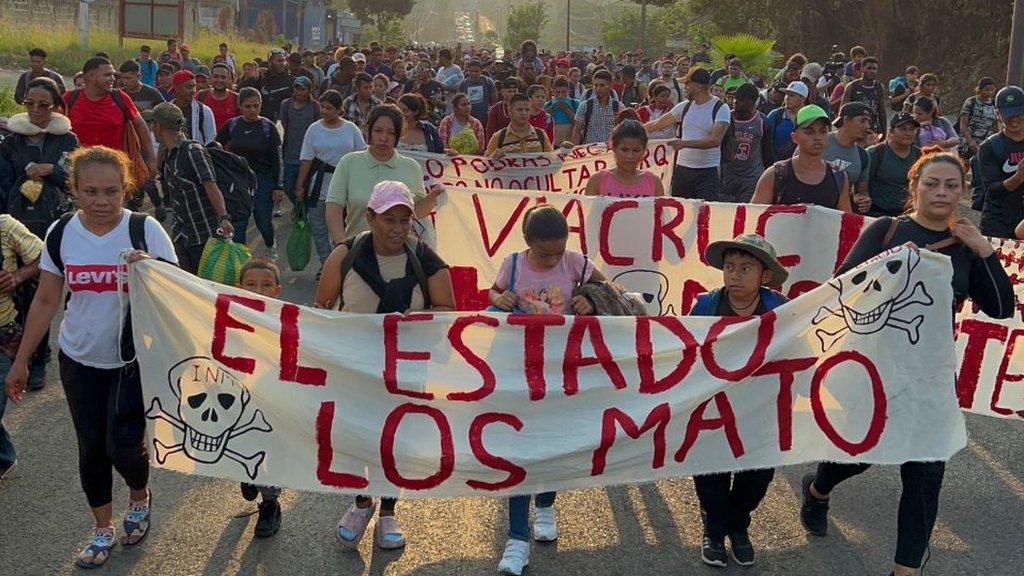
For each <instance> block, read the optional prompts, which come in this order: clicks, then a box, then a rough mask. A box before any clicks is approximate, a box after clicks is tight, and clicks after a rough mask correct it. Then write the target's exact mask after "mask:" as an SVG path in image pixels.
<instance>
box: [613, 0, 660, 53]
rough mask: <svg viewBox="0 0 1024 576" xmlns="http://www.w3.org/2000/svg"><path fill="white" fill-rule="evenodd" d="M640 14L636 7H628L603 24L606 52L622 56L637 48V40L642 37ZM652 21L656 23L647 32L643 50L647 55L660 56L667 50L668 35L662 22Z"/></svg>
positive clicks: (658, 20)
mask: <svg viewBox="0 0 1024 576" xmlns="http://www.w3.org/2000/svg"><path fill="white" fill-rule="evenodd" d="M640 12H641V10H640V9H639V8H637V7H635V6H626V7H624V8H623V10H622V11H621V12H619V13H618V14H617V15H615V16H612V17H611V18H608V19H607V20H605V21H603V22H602V23H601V44H603V45H604V48H605V50H609V51H611V52H615V53H617V54H621V53H623V52H630V51H632V50H635V49H636V48H637V38H638V37H639V36H640ZM652 20H654V22H653V25H652V26H651V27H650V29H649V30H648V31H647V34H646V36H645V44H644V46H643V48H644V51H645V52H646V53H650V54H660V53H661V52H662V51H663V50H664V48H665V41H666V40H667V39H668V34H667V33H666V30H665V26H664V25H663V24H662V20H660V19H652Z"/></svg>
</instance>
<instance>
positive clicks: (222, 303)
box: [210, 294, 267, 374]
mask: <svg viewBox="0 0 1024 576" xmlns="http://www.w3.org/2000/svg"><path fill="white" fill-rule="evenodd" d="M232 302H234V303H236V304H240V305H242V306H245V307H247V308H252V309H253V310H256V311H257V312H263V311H264V310H266V308H267V303H266V302H264V301H263V300H258V299H256V298H247V297H245V296H237V295H235V294H217V300H216V301H215V302H214V305H213V307H214V310H215V312H214V315H213V343H212V344H211V345H210V353H211V354H212V355H213V357H214V358H215V359H216V360H217V361H218V362H220V363H221V364H224V365H225V366H227V367H228V368H231V369H232V370H238V371H239V372H244V373H245V374H252V373H253V372H255V371H256V359H255V358H249V357H246V356H228V355H227V354H225V353H224V345H225V344H226V342H227V334H228V329H229V328H230V329H234V330H242V331H244V332H250V333H251V332H255V331H256V328H255V327H253V326H250V325H249V324H246V323H245V322H242V321H240V320H238V319H236V318H234V317H232V316H231V314H230V312H229V308H230V307H231V303H232Z"/></svg>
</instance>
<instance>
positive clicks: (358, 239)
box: [338, 232, 370, 310]
mask: <svg viewBox="0 0 1024 576" xmlns="http://www.w3.org/2000/svg"><path fill="white" fill-rule="evenodd" d="M369 239H370V233H369V232H360V233H359V234H356V236H355V238H353V239H352V247H351V248H349V250H348V253H347V254H345V257H344V258H342V259H341V288H340V289H339V290H338V310H341V309H342V308H344V307H345V276H347V275H348V273H349V272H351V271H352V266H353V265H355V263H356V255H357V254H359V251H360V250H362V249H363V245H364V244H366V241H367V240H369Z"/></svg>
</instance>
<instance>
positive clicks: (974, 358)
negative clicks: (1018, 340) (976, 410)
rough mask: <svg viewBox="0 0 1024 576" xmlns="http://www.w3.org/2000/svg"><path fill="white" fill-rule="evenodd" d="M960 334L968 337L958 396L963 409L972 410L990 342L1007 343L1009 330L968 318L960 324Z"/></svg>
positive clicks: (962, 362)
mask: <svg viewBox="0 0 1024 576" xmlns="http://www.w3.org/2000/svg"><path fill="white" fill-rule="evenodd" d="M960 332H961V333H963V334H966V335H967V343H966V344H965V345H964V353H963V358H962V359H961V360H960V370H959V376H958V377H957V379H956V395H957V398H958V399H959V400H960V407H961V408H966V409H971V408H973V407H974V395H975V394H976V393H977V391H978V381H979V380H980V378H981V367H982V365H983V364H984V363H985V348H986V347H988V341H989V340H995V341H996V342H1003V343H1005V342H1006V336H1007V334H1008V333H1009V328H1007V327H1006V326H1003V325H1002V324H996V323H995V322H986V321H984V320H975V319H973V318H966V319H964V321H963V322H961V323H960Z"/></svg>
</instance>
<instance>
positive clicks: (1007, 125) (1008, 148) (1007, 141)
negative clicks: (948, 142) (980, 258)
mask: <svg viewBox="0 0 1024 576" xmlns="http://www.w3.org/2000/svg"><path fill="white" fill-rule="evenodd" d="M996 111H998V112H999V119H1000V121H1001V122H1002V125H1003V129H1002V131H1001V132H999V133H998V134H996V135H994V136H991V137H990V138H989V139H988V140H985V142H984V143H983V144H982V145H981V147H979V148H978V156H977V170H975V171H974V177H975V178H976V179H980V180H981V181H982V183H981V184H980V186H982V188H981V191H982V193H983V194H984V195H985V199H984V205H983V207H982V210H981V233H982V234H984V235H985V236H995V237H996V238H1013V237H1014V228H1015V227H1016V226H1017V224H1019V223H1020V222H1021V220H1024V170H1021V169H1020V165H1021V163H1022V161H1024V90H1021V89H1020V87H1019V86H1007V87H1005V88H1003V89H1002V90H1000V91H999V93H998V94H996ZM979 177H980V178H979Z"/></svg>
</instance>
